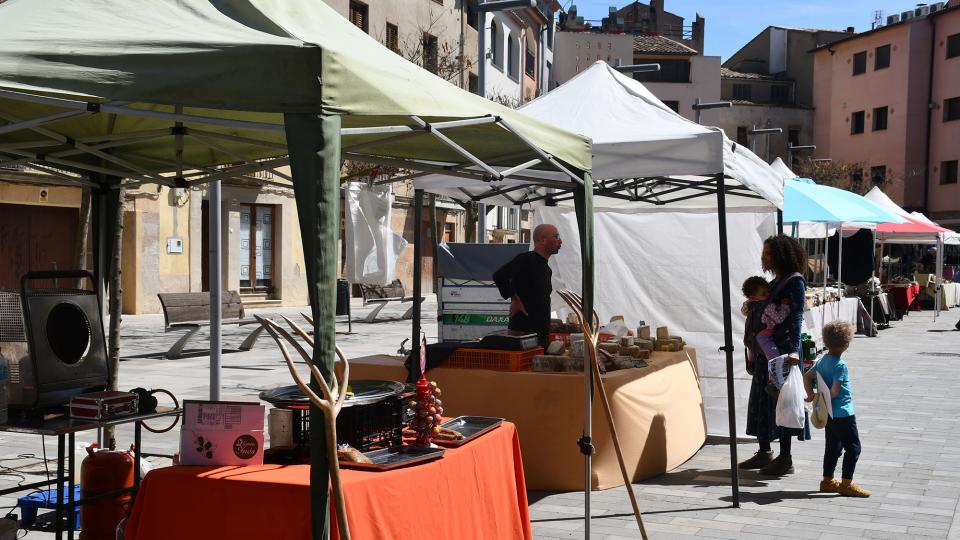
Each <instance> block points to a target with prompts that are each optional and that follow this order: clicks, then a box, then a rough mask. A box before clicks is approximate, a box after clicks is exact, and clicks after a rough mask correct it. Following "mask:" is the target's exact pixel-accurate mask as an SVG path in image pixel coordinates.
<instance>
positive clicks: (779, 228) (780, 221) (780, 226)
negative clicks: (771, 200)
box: [777, 208, 783, 234]
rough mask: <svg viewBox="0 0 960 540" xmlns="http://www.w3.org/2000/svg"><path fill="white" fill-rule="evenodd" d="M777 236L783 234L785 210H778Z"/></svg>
mask: <svg viewBox="0 0 960 540" xmlns="http://www.w3.org/2000/svg"><path fill="white" fill-rule="evenodd" d="M777 234H783V210H781V209H779V208H777Z"/></svg>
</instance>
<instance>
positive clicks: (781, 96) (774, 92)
mask: <svg viewBox="0 0 960 540" xmlns="http://www.w3.org/2000/svg"><path fill="white" fill-rule="evenodd" d="M789 100H790V87H789V86H786V85H782V84H777V85H774V86H771V87H770V101H772V102H774V103H786V102H787V101H789Z"/></svg>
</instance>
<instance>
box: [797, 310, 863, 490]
mask: <svg viewBox="0 0 960 540" xmlns="http://www.w3.org/2000/svg"><path fill="white" fill-rule="evenodd" d="M852 341H853V326H852V325H851V324H850V323H848V322H847V321H832V322H830V323H828V324H827V325H826V326H824V327H823V344H824V345H825V346H826V347H827V354H825V355H824V356H823V358H821V359H820V360H819V361H818V362H817V363H816V365H815V366H813V368H812V369H810V370H809V371H807V373H806V374H805V375H804V376H803V386H804V387H805V388H806V390H807V401H813V398H814V396H813V385H814V382H815V381H816V376H817V375H818V374H819V375H820V377H822V378H823V382H824V383H826V385H827V387H828V388H829V389H830V404H831V406H832V409H833V416H832V417H831V418H830V419H829V420H827V426H826V428H825V430H824V431H825V432H826V439H827V442H826V447H825V448H824V450H823V480H822V481H821V482H820V491H822V492H825V493H839V494H840V495H843V496H846V497H869V496H870V492H869V491H867V490H866V489H863V488H862V487H860V486H858V485H857V484H855V483H854V482H853V471H854V469H855V468H856V466H857V459H858V458H859V457H860V434H859V433H858V432H857V419H856V417H855V416H854V414H853V393H852V392H851V390H850V373H849V371H848V369H847V363H846V362H845V361H844V360H843V359H842V358H840V355H841V354H843V353H844V351H846V350H847V349H848V348H849V347H850V343H851V342H852ZM824 398H827V396H824ZM841 454H842V455H843V468H842V476H841V481H840V482H837V481H836V480H835V479H834V477H833V474H834V471H835V470H836V468H837V460H839V459H840V455H841Z"/></svg>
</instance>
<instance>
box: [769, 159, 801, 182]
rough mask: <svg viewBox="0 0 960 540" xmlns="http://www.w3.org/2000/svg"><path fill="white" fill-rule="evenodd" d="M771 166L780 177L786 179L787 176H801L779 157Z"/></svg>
mask: <svg viewBox="0 0 960 540" xmlns="http://www.w3.org/2000/svg"><path fill="white" fill-rule="evenodd" d="M770 168H771V169H773V170H774V172H776V173H777V174H778V175H780V178H783V179H784V180H786V179H787V178H799V176H800V175H798V174H797V173H795V172H793V171H791V170H790V167H787V164H786V163H784V162H783V160H782V159H780V158H779V157H778V158H777V159H775V160H773V163H771V164H770Z"/></svg>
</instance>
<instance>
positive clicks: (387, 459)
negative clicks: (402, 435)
mask: <svg viewBox="0 0 960 540" xmlns="http://www.w3.org/2000/svg"><path fill="white" fill-rule="evenodd" d="M443 452H444V449H443V448H424V447H421V446H394V447H392V448H384V449H382V450H371V451H370V452H364V453H363V455H365V456H367V457H368V458H370V461H372V462H373V463H354V462H352V461H341V462H340V466H341V467H343V468H345V469H363V470H367V471H389V470H390V469H396V468H398V467H406V466H407V465H413V464H415V463H423V462H424V461H430V460H432V459H437V458H438V457H440V456H442V455H443Z"/></svg>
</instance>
